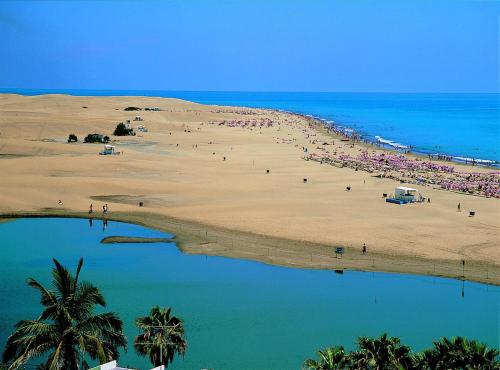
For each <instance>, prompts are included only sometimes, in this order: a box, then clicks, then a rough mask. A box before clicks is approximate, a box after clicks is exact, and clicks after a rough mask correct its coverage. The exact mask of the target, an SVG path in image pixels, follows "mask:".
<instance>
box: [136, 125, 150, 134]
mask: <svg viewBox="0 0 500 370" xmlns="http://www.w3.org/2000/svg"><path fill="white" fill-rule="evenodd" d="M137 131H140V132H148V129H147V128H146V126H144V125H139V126H137Z"/></svg>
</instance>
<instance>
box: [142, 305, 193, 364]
mask: <svg viewBox="0 0 500 370" xmlns="http://www.w3.org/2000/svg"><path fill="white" fill-rule="evenodd" d="M170 313H171V308H170V307H167V308H160V307H158V306H154V307H153V308H152V309H151V311H150V313H149V316H144V317H139V318H138V319H137V320H136V321H135V324H136V325H137V327H138V328H139V329H141V330H142V333H141V334H139V335H138V336H137V337H135V341H134V347H135V350H136V351H137V352H138V353H139V354H140V355H142V356H146V355H148V356H149V360H150V361H151V363H152V364H153V366H160V365H165V367H168V364H169V363H170V362H172V361H173V360H174V355H175V354H176V353H177V354H179V355H182V356H183V355H184V353H185V352H186V348H187V342H186V338H185V335H184V325H183V321H182V320H181V319H180V318H178V317H175V316H170Z"/></svg>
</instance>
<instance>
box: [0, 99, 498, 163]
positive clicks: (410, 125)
mask: <svg viewBox="0 0 500 370" xmlns="http://www.w3.org/2000/svg"><path fill="white" fill-rule="evenodd" d="M0 93H17V94H23V95H39V94H54V93H57V94H70V95H78V96H86V95H91V96H94V95H95V96H158V97H172V98H180V99H185V100H190V101H193V102H197V103H203V104H213V105H232V106H245V107H261V108H272V109H280V110H286V111H291V112H295V113H301V114H308V115H312V116H315V117H318V118H322V119H324V120H325V121H334V122H335V124H336V125H339V126H342V127H344V128H348V129H353V130H355V131H356V132H357V133H358V134H360V135H361V136H362V137H363V138H365V139H367V140H372V141H380V142H382V143H385V145H387V146H392V147H398V146H404V147H410V148H411V149H412V150H413V151H416V152H420V153H425V154H444V155H448V156H453V157H455V160H458V161H461V160H463V159H465V158H471V159H475V160H479V161H480V160H486V161H494V162H495V163H494V164H496V165H497V166H498V165H500V145H499V143H500V108H499V107H500V104H499V102H500V94H495V93H489V94H486V93H456V94H455V93H440V94H437V93H433V94H423V93H418V94H413V93H322V92H314V93H310V92H220V91H160V90H154V91H153V90H29V89H0Z"/></svg>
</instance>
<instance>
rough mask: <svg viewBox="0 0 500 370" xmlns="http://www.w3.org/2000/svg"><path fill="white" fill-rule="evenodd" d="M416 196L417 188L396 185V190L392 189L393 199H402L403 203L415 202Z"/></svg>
mask: <svg viewBox="0 0 500 370" xmlns="http://www.w3.org/2000/svg"><path fill="white" fill-rule="evenodd" d="M417 196H418V190H417V189H413V188H407V187H405V186H398V187H397V188H396V190H394V199H397V200H401V201H404V202H405V203H412V202H416V201H417V199H418V198H417Z"/></svg>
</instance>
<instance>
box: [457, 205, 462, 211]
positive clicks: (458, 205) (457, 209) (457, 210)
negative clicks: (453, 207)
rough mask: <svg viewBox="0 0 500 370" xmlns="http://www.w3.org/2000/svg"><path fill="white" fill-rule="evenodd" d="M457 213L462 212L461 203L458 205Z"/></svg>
mask: <svg viewBox="0 0 500 370" xmlns="http://www.w3.org/2000/svg"><path fill="white" fill-rule="evenodd" d="M457 212H461V209H460V203H458V206H457Z"/></svg>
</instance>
